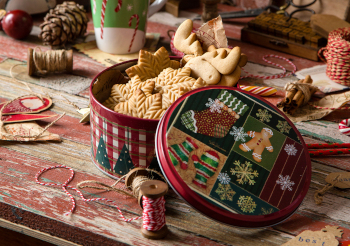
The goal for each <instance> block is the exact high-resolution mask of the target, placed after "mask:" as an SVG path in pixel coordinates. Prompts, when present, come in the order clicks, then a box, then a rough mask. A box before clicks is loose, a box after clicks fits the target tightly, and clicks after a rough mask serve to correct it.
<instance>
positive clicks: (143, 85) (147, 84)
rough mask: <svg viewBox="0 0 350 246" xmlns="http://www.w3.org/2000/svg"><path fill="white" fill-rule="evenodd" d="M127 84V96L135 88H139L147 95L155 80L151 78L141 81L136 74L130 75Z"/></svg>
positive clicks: (150, 92) (150, 91)
mask: <svg viewBox="0 0 350 246" xmlns="http://www.w3.org/2000/svg"><path fill="white" fill-rule="evenodd" d="M128 84H130V90H129V98H130V97H131V96H132V94H133V93H134V92H135V91H136V90H137V89H141V90H142V91H143V92H144V93H145V95H146V96H147V97H149V96H151V95H152V92H153V89H154V86H155V82H154V81H152V80H147V81H144V82H142V81H141V79H140V77H139V76H138V75H135V76H134V77H132V78H131V80H130V82H129V83H128Z"/></svg>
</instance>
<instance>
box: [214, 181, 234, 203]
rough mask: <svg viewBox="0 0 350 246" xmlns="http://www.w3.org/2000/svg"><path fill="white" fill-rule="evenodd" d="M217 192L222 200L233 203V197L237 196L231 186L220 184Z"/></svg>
mask: <svg viewBox="0 0 350 246" xmlns="http://www.w3.org/2000/svg"><path fill="white" fill-rule="evenodd" d="M215 192H216V193H217V194H218V195H219V196H220V199H221V200H229V201H232V200H233V199H232V197H233V196H234V195H235V194H236V192H235V191H234V190H232V188H231V185H230V184H220V183H219V186H218V188H217V189H216V190H215Z"/></svg>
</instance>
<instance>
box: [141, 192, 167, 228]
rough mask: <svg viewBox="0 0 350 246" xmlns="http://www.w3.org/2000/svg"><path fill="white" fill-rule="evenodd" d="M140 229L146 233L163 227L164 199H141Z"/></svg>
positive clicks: (162, 197) (144, 197)
mask: <svg viewBox="0 0 350 246" xmlns="http://www.w3.org/2000/svg"><path fill="white" fill-rule="evenodd" d="M142 206H143V212H142V220H143V223H142V227H143V228H144V229H146V230H148V231H159V230H160V229H162V228H163V226H165V199H164V196H161V197H158V198H157V199H152V198H149V197H146V196H143V197H142Z"/></svg>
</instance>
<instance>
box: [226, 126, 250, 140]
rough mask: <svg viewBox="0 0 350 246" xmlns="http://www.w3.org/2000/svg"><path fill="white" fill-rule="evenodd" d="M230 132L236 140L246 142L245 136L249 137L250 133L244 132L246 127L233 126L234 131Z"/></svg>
mask: <svg viewBox="0 0 350 246" xmlns="http://www.w3.org/2000/svg"><path fill="white" fill-rule="evenodd" d="M230 134H231V135H232V136H234V138H235V141H237V140H241V141H242V142H245V138H246V137H248V134H247V133H246V132H244V128H243V127H239V128H237V127H235V126H233V127H232V131H230Z"/></svg>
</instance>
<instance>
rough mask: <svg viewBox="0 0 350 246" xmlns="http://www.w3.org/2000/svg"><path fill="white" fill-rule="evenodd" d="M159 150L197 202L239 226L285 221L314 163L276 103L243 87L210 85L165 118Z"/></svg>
mask: <svg viewBox="0 0 350 246" xmlns="http://www.w3.org/2000/svg"><path fill="white" fill-rule="evenodd" d="M156 153H157V157H158V160H159V162H160V165H161V169H162V171H163V173H164V175H165V177H166V178H167V180H168V182H169V184H170V185H171V186H172V188H173V189H174V190H175V191H176V192H177V193H178V194H179V195H180V196H181V197H182V198H183V199H184V200H185V201H187V202H188V203H189V204H190V205H191V206H192V207H193V208H195V209H196V210H198V211H200V212H201V213H203V214H205V215H206V216H208V217H211V218H212V219H215V220H217V221H220V222H223V223H226V224H231V225H235V226H241V227H264V226H271V225H273V224H276V223H279V222H281V221H282V220H284V219H286V218H287V217H289V216H290V215H291V214H293V212H294V211H295V210H296V209H297V208H298V207H299V205H300V204H301V202H302V200H303V199H304V197H305V195H306V193H307V190H308V188H309V184H310V180H311V163H310V157H309V154H308V152H307V148H306V146H305V143H304V142H303V140H302V137H301V135H300V133H299V132H298V131H297V129H296V128H295V127H294V125H293V124H292V123H291V122H290V121H289V119H288V118H287V117H286V116H285V115H284V114H283V113H281V111H279V110H278V109H277V108H276V107H275V106H273V105H272V104H270V103H268V102H267V101H265V100H263V99H262V98H260V97H257V96H255V95H253V94H250V93H247V92H242V91H241V90H239V89H237V88H228V87H218V86H216V87H205V88H201V89H197V90H194V91H191V92H189V93H187V94H185V95H184V96H183V97H181V98H180V99H178V100H177V101H176V102H175V103H174V104H173V105H172V106H171V107H170V108H169V109H168V110H167V112H166V114H165V115H164V117H163V118H162V119H161V121H160V123H159V125H158V130H157V133H156Z"/></svg>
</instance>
